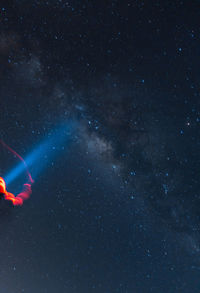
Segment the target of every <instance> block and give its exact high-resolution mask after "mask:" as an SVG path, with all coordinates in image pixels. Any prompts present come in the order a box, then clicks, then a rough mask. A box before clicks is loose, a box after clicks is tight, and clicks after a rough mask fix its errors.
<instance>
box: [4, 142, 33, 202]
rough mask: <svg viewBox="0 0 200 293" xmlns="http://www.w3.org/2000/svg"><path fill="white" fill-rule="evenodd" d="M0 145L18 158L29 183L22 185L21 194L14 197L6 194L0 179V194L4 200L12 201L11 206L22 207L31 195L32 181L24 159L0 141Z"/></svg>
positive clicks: (8, 193)
mask: <svg viewBox="0 0 200 293" xmlns="http://www.w3.org/2000/svg"><path fill="white" fill-rule="evenodd" d="M0 143H1V144H2V146H3V147H5V148H6V149H8V150H9V151H10V152H11V153H13V154H14V155H15V156H16V157H18V158H19V159H20V160H21V161H22V163H23V164H24V166H25V168H26V172H27V175H28V178H29V182H28V183H25V184H24V187H23V190H22V192H20V193H19V194H18V195H17V196H15V195H14V194H12V193H10V192H7V190H6V183H5V181H4V179H3V178H2V177H0V194H1V195H3V196H4V198H5V199H6V200H10V201H12V203H13V205H22V204H23V202H24V200H26V199H28V198H29V197H30V195H31V193H32V190H31V185H32V184H33V182H34V181H33V179H32V177H31V174H30V173H29V171H28V167H27V165H26V162H25V161H24V159H23V158H22V157H21V156H20V155H18V153H16V152H15V151H14V150H13V149H11V148H10V147H9V146H8V145H7V144H5V142H3V141H2V140H0Z"/></svg>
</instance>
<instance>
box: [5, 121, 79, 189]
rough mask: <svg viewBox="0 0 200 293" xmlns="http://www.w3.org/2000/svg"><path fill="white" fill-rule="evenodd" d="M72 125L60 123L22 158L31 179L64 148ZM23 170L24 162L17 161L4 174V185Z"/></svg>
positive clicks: (72, 127)
mask: <svg viewBox="0 0 200 293" xmlns="http://www.w3.org/2000/svg"><path fill="white" fill-rule="evenodd" d="M74 126H75V123H73V122H70V123H69V122H68V124H67V125H66V124H65V125H62V126H61V127H59V128H58V129H56V130H55V131H53V132H51V133H49V134H48V135H47V138H46V139H45V140H44V141H43V142H42V143H41V144H40V145H39V146H38V147H36V148H35V149H34V150H33V151H32V152H31V153H30V154H29V155H27V157H25V159H24V160H25V162H26V164H27V166H28V168H29V170H30V172H31V174H32V176H33V179H35V178H36V176H38V174H39V173H41V171H42V170H43V169H44V168H45V167H46V166H47V165H48V162H49V161H50V160H52V159H53V158H54V157H55V156H56V155H58V154H59V151H60V150H61V149H64V148H65V145H66V144H67V143H69V141H70V137H71V134H72V131H73V130H74ZM25 171H26V170H25V167H24V164H23V163H19V164H18V165H17V166H16V167H14V168H13V169H12V170H11V171H10V172H9V173H8V174H7V175H6V176H5V182H6V185H9V184H11V183H12V182H13V181H14V180H15V179H17V177H18V176H20V175H21V174H22V173H23V172H25Z"/></svg>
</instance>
